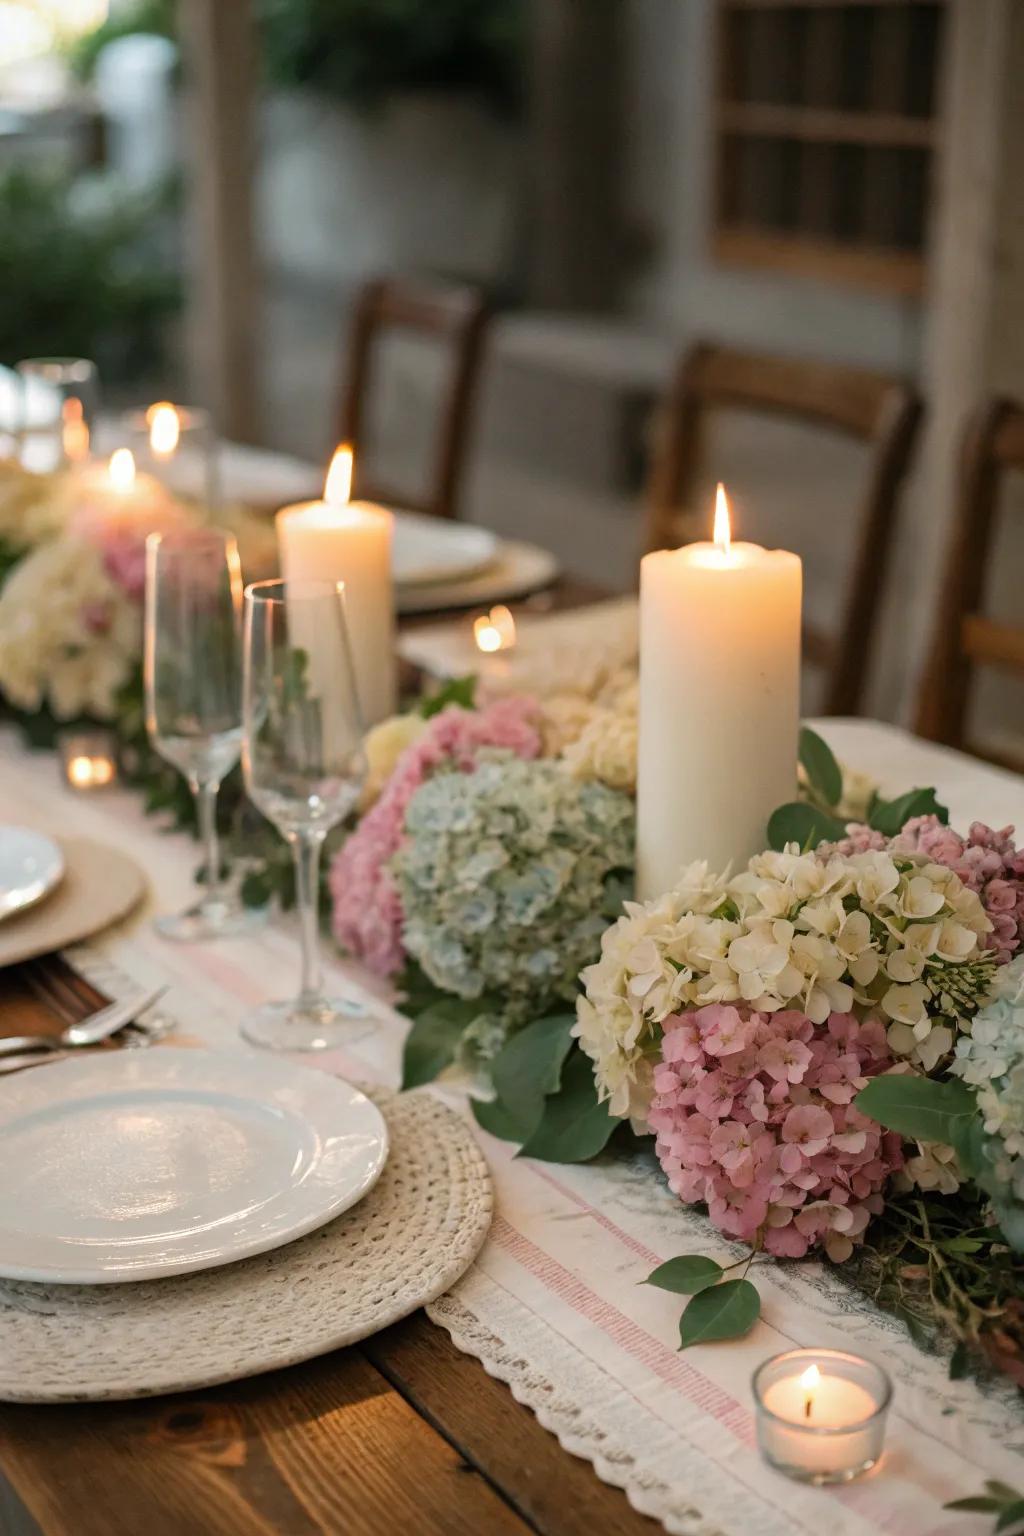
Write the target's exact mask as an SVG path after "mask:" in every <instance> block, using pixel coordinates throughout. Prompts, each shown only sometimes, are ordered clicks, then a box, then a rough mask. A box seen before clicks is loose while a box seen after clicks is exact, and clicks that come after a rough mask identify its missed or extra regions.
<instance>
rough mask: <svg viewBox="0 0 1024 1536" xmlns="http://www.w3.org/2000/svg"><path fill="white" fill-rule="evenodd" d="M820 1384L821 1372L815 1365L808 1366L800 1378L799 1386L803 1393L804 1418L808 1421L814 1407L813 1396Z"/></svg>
mask: <svg viewBox="0 0 1024 1536" xmlns="http://www.w3.org/2000/svg"><path fill="white" fill-rule="evenodd" d="M820 1383H821V1372H820V1371H819V1370H818V1367H817V1366H816V1365H809V1366H808V1367H807V1369H806V1371H804V1373H803V1375H802V1376H801V1377H800V1385H801V1387H802V1388H803V1391H804V1418H805V1419H809V1418H810V1416H811V1409H812V1408H813V1406H814V1394H815V1392H816V1391H817V1388H818V1386H819V1385H820Z"/></svg>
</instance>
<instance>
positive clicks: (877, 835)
mask: <svg viewBox="0 0 1024 1536" xmlns="http://www.w3.org/2000/svg"><path fill="white" fill-rule="evenodd" d="M875 850H884V851H886V852H889V853H921V854H924V855H925V856H926V858H929V859H931V860H932V861H933V862H934V863H935V864H944V865H945V866H946V868H947V869H951V870H952V871H953V872H954V874H956V875H959V877H960V879H961V880H962V881H963V883H964V885H967V886H970V888H971V890H972V891H977V893H978V895H979V897H980V898H981V904H982V906H983V907H984V908H985V912H986V914H987V915H988V917H989V918H990V920H991V922H992V931H991V932H990V933H989V934H987V935H986V937H985V945H986V947H987V948H988V949H991V950H994V951H995V957H996V959H997V961H998V962H999V964H1000V965H1005V964H1006V963H1007V961H1008V960H1011V959H1012V958H1013V956H1014V955H1015V954H1016V952H1017V950H1018V949H1019V948H1020V945H1021V942H1022V941H1024V853H1022V852H1019V851H1018V849H1017V847H1016V845H1015V843H1014V842H1013V828H1012V827H1003V829H1002V830H1001V831H999V832H997V831H995V830H994V829H993V828H992V827H987V826H986V825H985V823H984V822H983V821H974V822H972V823H971V830H970V831H969V832H968V834H967V836H966V837H961V836H960V834H959V833H958V832H954V831H953V829H952V827H947V826H945V825H944V823H943V822H941V821H940V820H939V819H938V817H937V816H915V817H914V818H913V819H912V820H911V821H908V822H907V824H906V826H905V827H904V828H903V829H902V831H901V832H899V833H898V834H897V835H896V837H885V836H884V835H883V833H881V832H876V831H875V830H874V829H873V828H872V827H868V826H865V825H864V824H863V823H862V822H851V823H850V825H849V826H848V827H847V829H846V836H845V837H844V838H843V839H842V840H841V841H840V842H838V843H822V844H821V846H820V847H819V849H818V852H819V853H820V854H823V855H827V854H829V853H841V854H851V853H867V852H870V851H875Z"/></svg>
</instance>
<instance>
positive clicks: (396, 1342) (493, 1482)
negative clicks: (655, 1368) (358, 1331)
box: [0, 958, 657, 1536]
mask: <svg viewBox="0 0 1024 1536" xmlns="http://www.w3.org/2000/svg"><path fill="white" fill-rule="evenodd" d="M102 1001H103V999H102V998H101V996H100V994H99V993H97V992H96V991H95V990H94V989H93V988H92V987H91V986H90V985H89V984H88V983H87V982H85V981H83V980H82V979H81V978H80V977H77V976H76V975H75V974H74V972H72V971H71V970H70V968H69V967H68V966H67V965H66V964H65V963H64V962H63V961H61V960H58V959H56V958H49V959H47V960H45V961H42V962H34V963H32V964H30V965H25V966H18V967H12V968H9V969H8V970H6V971H3V972H0V1035H3V1034H20V1033H24V1032H26V1031H31V1030H45V1031H47V1032H52V1033H56V1032H57V1031H58V1030H59V1029H60V1027H61V1025H62V1023H63V1022H67V1021H68V1019H69V1016H71V1015H73V1016H75V1017H81V1016H83V1015H84V1014H85V1013H86V1012H88V1011H89V1009H90V1008H92V1007H96V1006H99V1004H100V1003H101V1002H102ZM32 1070H33V1071H40V1072H45V1071H46V1067H45V1066H40V1067H36V1068H33V1069H32ZM656 1529H657V1527H656V1526H655V1524H654V1523H653V1522H652V1521H650V1520H648V1519H646V1518H645V1517H644V1516H642V1515H638V1514H637V1513H636V1512H635V1511H634V1510H632V1509H631V1508H630V1506H629V1504H628V1503H627V1501H626V1499H625V1496H624V1495H623V1494H622V1493H620V1492H619V1490H618V1489H615V1488H610V1487H609V1486H608V1485H607V1484H605V1483H602V1482H601V1481H600V1480H599V1479H598V1478H597V1477H596V1475H595V1474H594V1472H593V1470H592V1469H591V1467H590V1466H589V1464H588V1463H587V1462H584V1461H579V1460H577V1459H576V1458H575V1457H573V1456H570V1455H569V1454H568V1453H567V1452H566V1451H563V1450H562V1448H561V1446H560V1445H559V1444H558V1441H557V1440H556V1439H555V1438H554V1436H553V1435H549V1434H548V1432H547V1431H546V1430H545V1429H543V1428H542V1427H541V1426H540V1425H539V1424H538V1422H537V1420H536V1419H535V1418H534V1416H533V1414H532V1413H531V1412H530V1411H529V1409H528V1408H525V1407H523V1406H522V1404H520V1403H517V1402H516V1401H515V1399H514V1398H513V1397H512V1395H511V1393H510V1392H509V1391H508V1390H507V1388H506V1387H504V1386H503V1385H502V1384H501V1383H500V1382H497V1381H495V1380H493V1378H492V1377H490V1376H488V1375H487V1373H486V1371H485V1370H484V1369H483V1367H482V1366H481V1365H480V1363H479V1362H478V1361H477V1360H475V1359H473V1358H472V1357H471V1356H469V1355H464V1354H460V1353H459V1351H458V1350H457V1349H456V1348H455V1346H454V1345H453V1344H452V1342H451V1340H450V1339H449V1337H448V1335H447V1334H446V1333H444V1332H443V1330H441V1329H439V1328H435V1327H434V1326H433V1325H432V1324H431V1323H429V1322H428V1321H427V1319H426V1317H425V1316H424V1314H423V1313H422V1312H418V1313H416V1314H415V1315H414V1316H413V1317H411V1318H408V1319H406V1321H405V1322H404V1323H400V1324H398V1325H397V1326H396V1327H394V1328H390V1329H388V1330H387V1331H386V1332H384V1333H380V1334H377V1335H375V1336H374V1337H373V1338H371V1339H368V1340H366V1341H365V1342H364V1343H363V1344H361V1345H358V1346H355V1347H353V1348H351V1349H344V1350H338V1351H337V1352H335V1353H334V1354H332V1355H328V1356H325V1357H323V1358H322V1359H320V1360H315V1361H312V1362H310V1363H307V1364H305V1365H298V1366H295V1367H293V1368H292V1369H290V1370H287V1371H277V1372H273V1373H271V1374H268V1375H264V1376H258V1377H255V1378H253V1379H251V1380H249V1381H242V1382H235V1383H232V1384H230V1385H228V1386H223V1387H217V1388H212V1389H210V1390H209V1391H206V1392H200V1393H197V1394H194V1395H183V1396H175V1397H165V1398H154V1399H152V1400H151V1401H146V1402H135V1403H92V1404H82V1405H75V1406H63V1405H60V1406H58V1405H46V1406H40V1407H27V1406H23V1405H17V1406H14V1405H0V1536H392V1533H409V1536H515V1533H519V1536H523V1533H526V1532H536V1533H539V1536H650V1533H652V1532H653V1531H655V1530H656Z"/></svg>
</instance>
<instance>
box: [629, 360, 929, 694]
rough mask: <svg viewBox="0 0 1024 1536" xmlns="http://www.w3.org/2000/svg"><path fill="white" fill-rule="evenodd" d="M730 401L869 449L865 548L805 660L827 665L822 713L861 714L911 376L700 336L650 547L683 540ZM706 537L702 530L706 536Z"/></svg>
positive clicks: (914, 404)
mask: <svg viewBox="0 0 1024 1536" xmlns="http://www.w3.org/2000/svg"><path fill="white" fill-rule="evenodd" d="M716 408H717V409H722V408H727V409H729V408H731V409H741V410H747V411H752V412H756V413H758V414H769V415H777V416H788V417H791V418H792V419H794V420H797V421H805V422H813V423H816V424H818V425H820V426H822V427H825V428H829V429H831V430H833V431H835V432H839V433H842V434H844V435H846V436H848V437H853V438H857V439H859V440H860V441H862V442H864V443H866V444H868V445H869V447H870V448H871V461H870V467H869V470H868V477H867V484H866V486H865V488H864V493H863V497H862V500H861V510H860V518H859V522H860V526H859V531H858V535H857V549H856V555H855V557H854V561H853V565H852V569H851V571H850V577H849V580H848V582H847V587H846V593H845V596H844V598H843V601H842V603H841V605H840V610H839V620H838V624H837V627H836V630H835V631H834V632H833V633H831V634H825V633H823V632H822V631H820V630H818V629H816V628H814V627H811V626H808V627H806V628H805V631H804V657H805V659H806V660H807V661H810V662H811V663H812V664H813V665H816V666H818V667H821V668H823V669H824V670H825V672H826V687H825V698H824V704H823V712H824V713H826V714H830V715H851V714H856V713H857V711H858V709H859V708H860V705H861V701H862V696H863V691H864V684H865V682H866V679H867V672H868V661H869V651H870V645H871V639H872V636H873V633H874V629H875V623H874V620H875V617H876V614H877V611H878V605H879V599H880V598H881V595H882V590H883V586H884V578H885V570H886V565H887V562H888V558H889V554H890V551H891V548H892V544H893V542H894V541H893V533H894V531H895V523H896V515H897V509H898V505H899V493H900V487H901V484H902V481H903V478H904V475H905V474H906V471H907V466H908V464H909V462H910V456H911V452H912V450H913V446H914V441H915V438H916V435H917V429H918V425H919V422H920V418H921V402H920V399H919V398H918V395H917V394H916V392H915V391H914V390H913V388H912V387H911V386H910V385H909V384H907V383H905V382H904V381H903V380H901V379H898V378H894V377H890V376H888V375H886V374H880V373H868V372H866V371H864V370H863V369H859V368H848V367H845V366H843V365H841V364H836V363H824V362H816V361H812V360H811V359H809V358H807V359H805V358H797V357H772V356H762V355H758V354H756V353H748V352H739V351H733V350H731V349H729V348H726V347H719V346H713V345H710V344H708V343H699V344H698V345H697V346H695V347H693V349H692V350H691V351H689V352H688V353H687V354H686V355H685V356H684V358H683V359H682V361H681V363H680V365H679V368H678V370H677V372H676V375H675V378H674V380H673V382H672V385H671V387H670V390H669V394H668V396H667V399H666V401H665V404H664V414H663V421H662V428H663V430H662V435H661V440H660V443H659V448H658V451H657V453H656V455H655V463H654V469H653V474H652V479H651V505H650V523H649V528H648V548H649V549H664V548H666V547H667V546H671V545H672V544H674V543H678V542H679V538H678V532H677V531H675V525H676V515H677V509H678V507H679V506H680V505H683V506H686V505H687V503H688V500H690V499H692V496H693V494H694V492H695V489H696V478H697V471H698V468H699V448H700V436H701V427H702V424H703V422H704V419H705V416H706V413H707V412H709V411H711V410H714V409H716ZM702 536H703V535H702Z"/></svg>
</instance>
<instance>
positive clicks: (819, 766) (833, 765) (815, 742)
mask: <svg viewBox="0 0 1024 1536" xmlns="http://www.w3.org/2000/svg"><path fill="white" fill-rule="evenodd" d="M800 761H801V763H802V764H803V768H804V772H805V773H806V774H807V777H808V779H809V780H810V784H811V788H812V789H814V790H816V791H817V793H818V794H819V795H820V796H821V798H822V800H824V802H825V804H826V805H838V804H839V801H840V798H841V797H842V793H843V770H842V769H841V768H840V766H839V764H838V763H837V762H836V760H835V758H834V757H833V755H832V748H831V747H830V746H829V745H828V743H827V742H824V741H822V739H821V737H820V736H819V735H818V733H817V731H812V730H811V728H810V726H809V725H804V726H801V727H800Z"/></svg>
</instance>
